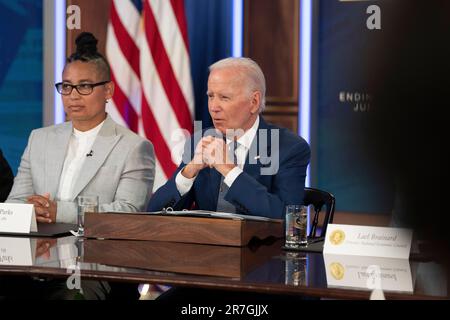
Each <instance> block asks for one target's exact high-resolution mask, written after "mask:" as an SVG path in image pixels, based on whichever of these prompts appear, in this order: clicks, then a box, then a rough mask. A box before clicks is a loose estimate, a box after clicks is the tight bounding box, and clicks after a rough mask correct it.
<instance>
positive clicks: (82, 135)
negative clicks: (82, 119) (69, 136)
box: [73, 120, 105, 138]
mask: <svg viewBox="0 0 450 320" xmlns="http://www.w3.org/2000/svg"><path fill="white" fill-rule="evenodd" d="M104 123H105V120H103V121H102V122H101V123H100V124H98V125H97V126H96V127H95V128H92V129H90V130H88V131H80V130H77V129H75V128H73V134H74V136H75V137H77V138H89V137H93V136H96V135H97V134H98V133H99V131H100V129H101V128H102V127H103V124H104Z"/></svg>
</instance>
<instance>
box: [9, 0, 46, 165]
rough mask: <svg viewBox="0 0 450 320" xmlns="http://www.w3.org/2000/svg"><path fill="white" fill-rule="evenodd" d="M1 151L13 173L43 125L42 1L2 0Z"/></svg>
mask: <svg viewBox="0 0 450 320" xmlns="http://www.w3.org/2000/svg"><path fill="white" fill-rule="evenodd" d="M0 30H2V31H1V32H0V52H1V56H0V148H1V149H2V150H3V153H4V155H5V158H6V159H7V160H8V162H9V163H10V165H11V168H12V169H13V171H14V174H15V173H16V171H17V167H18V165H19V162H20V157H21V155H22V153H23V150H24V149H25V146H26V144H27V138H28V135H29V134H30V131H31V130H32V129H34V128H38V127H41V126H42V78H43V73H42V66H43V63H42V40H43V39H42V2H41V1H35V0H17V1H10V0H0Z"/></svg>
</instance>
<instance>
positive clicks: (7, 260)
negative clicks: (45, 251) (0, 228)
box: [0, 237, 36, 266]
mask: <svg viewBox="0 0 450 320" xmlns="http://www.w3.org/2000/svg"><path fill="white" fill-rule="evenodd" d="M35 253H36V241H35V240H34V239H29V238H5V237H0V265H6V266H8V265H10V266H32V265H33V263H34V259H35Z"/></svg>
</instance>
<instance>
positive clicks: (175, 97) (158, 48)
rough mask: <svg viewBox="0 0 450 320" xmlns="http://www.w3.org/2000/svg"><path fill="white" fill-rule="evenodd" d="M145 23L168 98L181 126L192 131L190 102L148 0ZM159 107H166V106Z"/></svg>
mask: <svg viewBox="0 0 450 320" xmlns="http://www.w3.org/2000/svg"><path fill="white" fill-rule="evenodd" d="M144 23H145V36H146V38H147V42H148V44H149V46H150V50H151V53H152V56H153V61H154V62H155V66H156V69H157V70H158V74H159V77H160V79H161V83H162V85H163V87H164V89H165V92H166V95H167V98H168V99H169V102H170V104H171V105H172V109H173V110H174V113H175V115H176V117H177V119H178V122H179V124H180V126H181V127H182V128H184V129H186V130H188V131H189V132H191V133H192V119H191V113H190V111H189V107H188V104H187V102H186V99H185V97H184V95H183V93H182V91H181V89H180V85H179V83H178V81H177V79H176V77H175V73H174V72H173V69H172V66H171V64H170V60H169V57H168V56H167V53H166V49H165V48H164V44H163V42H162V39H161V35H160V33H159V29H158V27H157V25H156V20H155V17H154V15H153V12H152V10H151V8H150V5H149V4H148V2H147V1H145V6H144ZM158 107H159V108H164V107H166V106H158ZM161 112H163V110H162V109H161Z"/></svg>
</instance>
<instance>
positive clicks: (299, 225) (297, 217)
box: [285, 205, 308, 248]
mask: <svg viewBox="0 0 450 320" xmlns="http://www.w3.org/2000/svg"><path fill="white" fill-rule="evenodd" d="M307 228H308V211H307V207H305V206H302V205H288V206H286V242H285V247H287V248H299V247H305V246H307V245H308V230H307Z"/></svg>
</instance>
